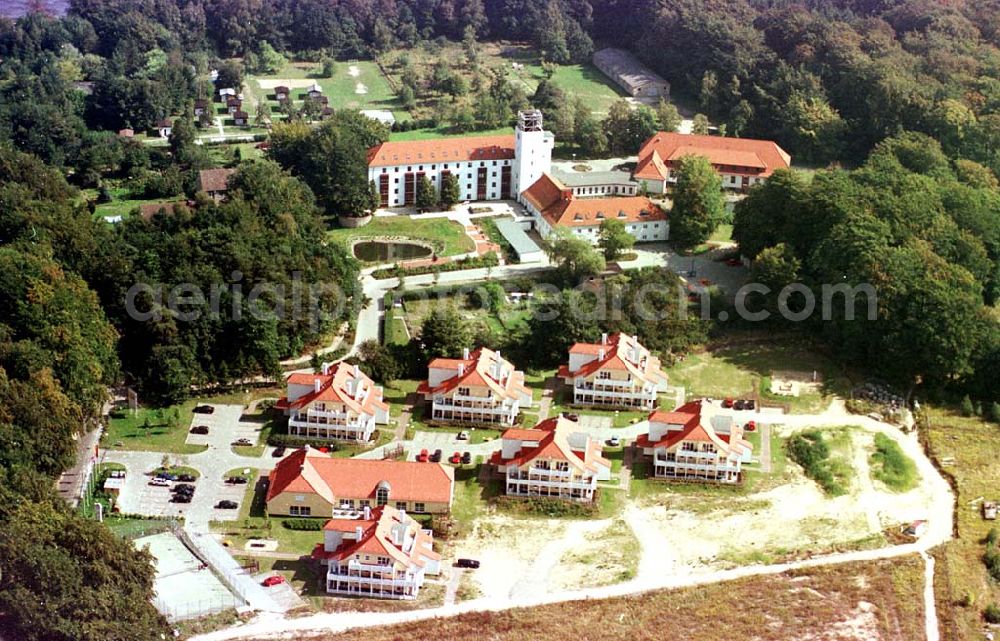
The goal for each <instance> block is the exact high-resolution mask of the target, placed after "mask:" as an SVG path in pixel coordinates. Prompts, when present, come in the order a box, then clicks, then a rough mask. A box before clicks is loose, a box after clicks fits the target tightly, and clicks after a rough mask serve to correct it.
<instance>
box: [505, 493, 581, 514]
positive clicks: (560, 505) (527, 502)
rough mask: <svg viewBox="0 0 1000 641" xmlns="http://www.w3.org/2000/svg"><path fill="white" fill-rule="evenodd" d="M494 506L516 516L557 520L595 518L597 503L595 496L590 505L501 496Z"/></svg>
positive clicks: (547, 499)
mask: <svg viewBox="0 0 1000 641" xmlns="http://www.w3.org/2000/svg"><path fill="white" fill-rule="evenodd" d="M496 504H497V507H499V508H500V509H502V510H505V511H508V512H513V513H516V514H532V515H538V516H548V517H552V518H559V517H580V516H583V517H586V516H595V515H596V514H597V506H598V504H599V502H598V499H597V496H595V497H594V500H593V501H592V502H590V503H578V502H576V501H566V500H562V499H554V498H548V497H543V496H531V497H526V498H520V497H512V496H501V497H498V498H497V499H496Z"/></svg>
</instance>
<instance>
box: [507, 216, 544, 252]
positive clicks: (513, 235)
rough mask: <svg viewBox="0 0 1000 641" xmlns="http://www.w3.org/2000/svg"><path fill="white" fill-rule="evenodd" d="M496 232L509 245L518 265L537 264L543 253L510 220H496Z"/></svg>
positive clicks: (518, 226) (519, 227)
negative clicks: (515, 255)
mask: <svg viewBox="0 0 1000 641" xmlns="http://www.w3.org/2000/svg"><path fill="white" fill-rule="evenodd" d="M496 226H497V230H498V231H499V232H500V234H501V235H502V236H503V237H504V238H505V239H506V240H507V242H508V243H510V246H511V247H512V248H513V249H514V253H515V254H517V260H518V262H520V263H539V262H541V261H542V258H543V257H544V256H545V252H543V251H542V248H541V247H539V246H538V244H537V243H536V242H535V241H533V240H531V237H530V236H528V234H526V233H525V231H524V230H523V229H521V226H520V225H518V224H517V223H516V222H514V221H513V220H512V219H510V218H498V219H496Z"/></svg>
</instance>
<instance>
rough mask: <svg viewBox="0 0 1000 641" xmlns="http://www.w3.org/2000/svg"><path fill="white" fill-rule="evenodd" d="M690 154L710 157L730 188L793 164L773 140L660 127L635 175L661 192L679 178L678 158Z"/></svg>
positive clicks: (644, 148)
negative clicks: (706, 133)
mask: <svg viewBox="0 0 1000 641" xmlns="http://www.w3.org/2000/svg"><path fill="white" fill-rule="evenodd" d="M690 155H694V156H704V157H705V158H708V161H709V162H710V163H712V166H713V167H715V170H716V171H718V172H719V175H721V176H722V186H723V187H726V188H729V189H747V188H749V187H752V186H753V185H756V184H757V183H758V182H762V181H764V180H766V179H767V178H768V176H770V175H771V174H773V173H774V171H775V170H776V169H788V167H789V166H791V164H792V157H791V156H789V155H788V153H787V152H786V151H785V150H784V149H782V148H781V147H779V146H778V143H776V142H774V141H771V140H754V139H751V138H726V137H723V136H705V135H698V134H679V133H674V132H667V131H660V132H657V133H655V134H653V135H652V136H651V137H650V138H649V139H648V140H646V142H644V143H643V145H642V147H641V148H640V149H639V159H638V162H637V163H636V168H635V173H634V174H633V177H634V178H635V179H636V180H637V181H639V182H640V183H642V184H645V185H646V188H647V190H648V191H649V192H650V193H661V194H662V193H664V192H665V191H666V187H667V185H668V184H671V183H675V182H677V177H676V176H675V175H674V171H673V170H674V168H675V167H676V166H677V160H678V159H679V158H681V157H682V156H690Z"/></svg>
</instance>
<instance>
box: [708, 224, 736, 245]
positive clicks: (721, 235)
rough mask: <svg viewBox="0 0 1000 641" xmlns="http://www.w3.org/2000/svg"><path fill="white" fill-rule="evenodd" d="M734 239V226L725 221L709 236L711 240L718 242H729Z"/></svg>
mask: <svg viewBox="0 0 1000 641" xmlns="http://www.w3.org/2000/svg"><path fill="white" fill-rule="evenodd" d="M732 239H733V226H732V225H731V224H729V223H723V224H721V225H719V226H718V227H716V228H715V231H714V232H712V235H711V236H709V237H708V240H709V241H714V242H718V243H728V242H729V241H731V240H732Z"/></svg>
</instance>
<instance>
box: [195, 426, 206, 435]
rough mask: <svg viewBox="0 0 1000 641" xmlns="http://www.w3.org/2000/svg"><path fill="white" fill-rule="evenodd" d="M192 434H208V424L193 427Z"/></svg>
mask: <svg viewBox="0 0 1000 641" xmlns="http://www.w3.org/2000/svg"><path fill="white" fill-rule="evenodd" d="M191 433H192V434H208V425H195V426H194V427H192V428H191Z"/></svg>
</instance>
